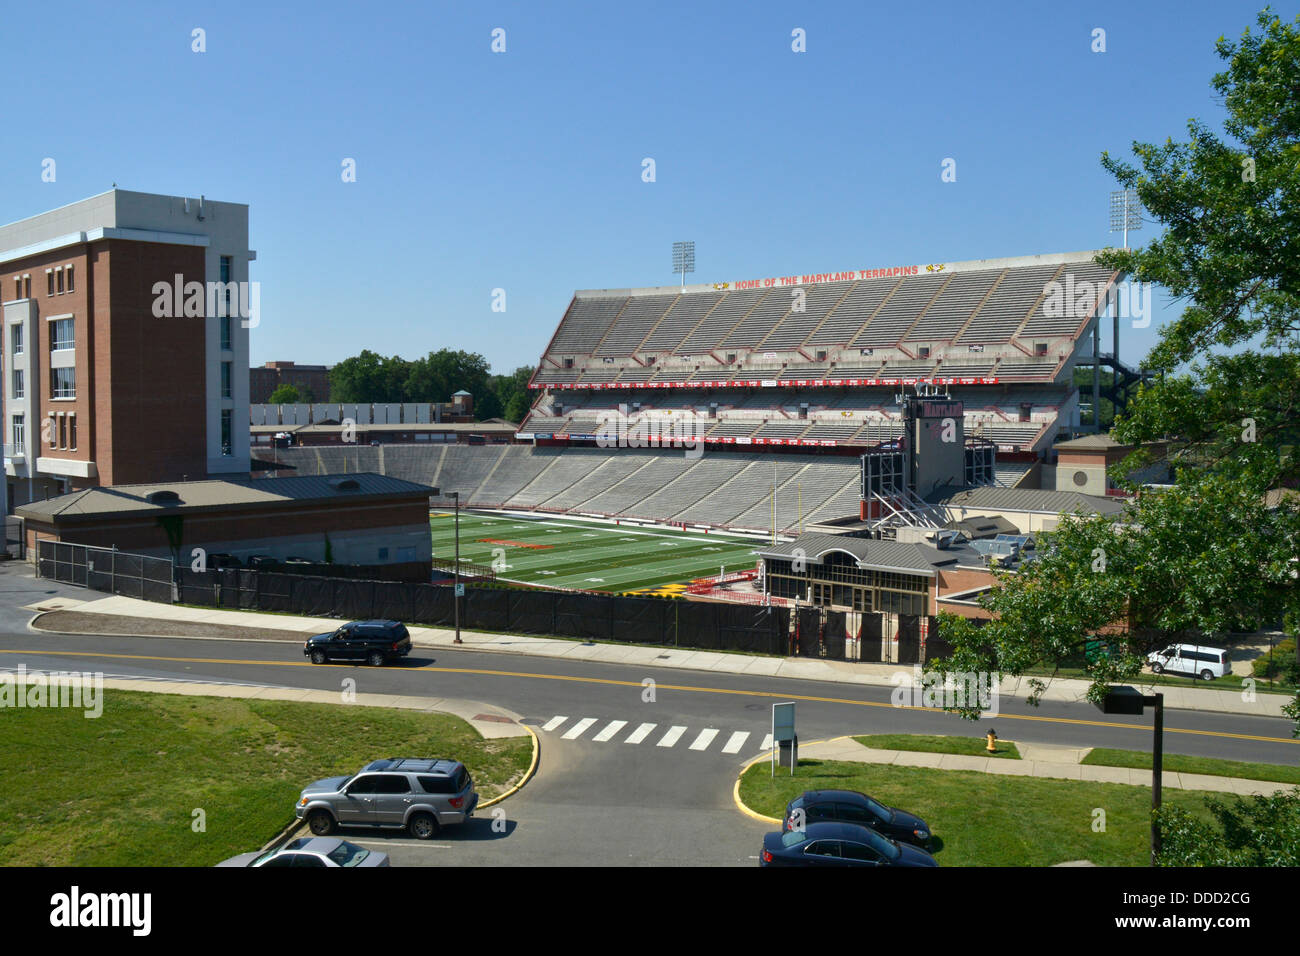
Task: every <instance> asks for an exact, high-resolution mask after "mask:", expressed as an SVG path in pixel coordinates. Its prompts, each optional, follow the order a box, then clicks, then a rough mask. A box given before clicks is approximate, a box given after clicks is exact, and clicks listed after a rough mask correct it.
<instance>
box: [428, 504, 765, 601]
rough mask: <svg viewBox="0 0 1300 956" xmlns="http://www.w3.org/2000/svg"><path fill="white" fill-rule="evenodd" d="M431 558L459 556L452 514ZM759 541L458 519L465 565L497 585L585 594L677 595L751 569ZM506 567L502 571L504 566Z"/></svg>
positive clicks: (562, 521) (440, 515) (434, 525)
mask: <svg viewBox="0 0 1300 956" xmlns="http://www.w3.org/2000/svg"><path fill="white" fill-rule="evenodd" d="M429 525H430V527H431V529H432V533H433V556H434V557H435V558H439V559H446V560H451V559H452V558H453V557H454V555H455V533H456V532H455V527H454V523H453V517H452V513H451V512H443V511H434V512H430V515H429ZM760 546H761V543H760V542H758V541H740V540H737V539H736V538H729V537H724V536H722V535H713V534H708V535H705V534H690V533H687V532H684V531H674V530H671V529H663V528H638V527H629V526H626V525H621V526H614V525H608V524H600V523H598V522H592V521H582V520H581V519H574V518H561V517H537V518H511V517H505V516H501V515H486V514H474V513H472V512H465V511H462V512H461V514H460V557H461V561H462V562H472V563H474V564H482V565H488V566H491V565H492V564H493V561H494V560H496V562H497V577H499V578H504V579H506V580H510V581H521V582H523V583H525V584H541V585H546V586H550V587H566V588H582V589H583V590H587V591H649V592H658V593H665V594H671V593H678V592H680V591H681V590H683V589H684V587H685V585H686V583H687V582H689V581H690V580H691V579H692V578H698V577H706V576H712V575H716V574H717V573H718V572H719V570H720V569H721V568H722V567H723V566H725V567H726V569H727V571H728V572H731V571H743V570H745V569H747V568H753V567H754V566H755V565H756V563H757V560H758V559H757V558H756V557H755V556H754V555H753V553H752V552H753V550H754V549H755V548H757V547H760ZM502 562H504V567H503V566H502Z"/></svg>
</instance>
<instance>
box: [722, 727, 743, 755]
mask: <svg viewBox="0 0 1300 956" xmlns="http://www.w3.org/2000/svg"><path fill="white" fill-rule="evenodd" d="M748 739H749V731H747V730H737V731H736V732H735V733H734V734H732V735H731V736H730V737H728V738H727V743H726V744H725V745H724V746H723V748H722V752H723V753H724V754H738V753H740V748H741V747H743V746H745V741H746V740H748Z"/></svg>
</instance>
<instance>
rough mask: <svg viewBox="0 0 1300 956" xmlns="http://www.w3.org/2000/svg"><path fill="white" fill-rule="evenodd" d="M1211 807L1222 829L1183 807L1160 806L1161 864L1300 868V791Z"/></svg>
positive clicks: (1210, 803)
mask: <svg viewBox="0 0 1300 956" xmlns="http://www.w3.org/2000/svg"><path fill="white" fill-rule="evenodd" d="M1205 804H1206V807H1207V808H1208V809H1209V811H1210V815H1211V816H1212V817H1213V818H1214V821H1215V823H1217V824H1218V825H1217V826H1215V824H1214V823H1211V822H1208V821H1205V820H1203V819H1201V818H1199V817H1197V816H1195V815H1194V814H1192V813H1190V812H1189V811H1187V810H1185V809H1183V808H1182V807H1178V806H1173V805H1170V804H1166V805H1165V806H1162V807H1161V808H1160V810H1159V811H1158V818H1159V821H1160V839H1161V848H1160V857H1159V864H1160V866H1300V787H1297V788H1295V789H1294V790H1291V791H1286V792H1281V793H1275V794H1273V795H1272V796H1269V797H1264V796H1258V795H1256V796H1253V797H1250V798H1249V799H1246V798H1243V797H1234V798H1232V800H1231V802H1228V803H1225V802H1223V801H1221V800H1219V799H1217V798H1213V797H1211V798H1207V799H1206V801H1205Z"/></svg>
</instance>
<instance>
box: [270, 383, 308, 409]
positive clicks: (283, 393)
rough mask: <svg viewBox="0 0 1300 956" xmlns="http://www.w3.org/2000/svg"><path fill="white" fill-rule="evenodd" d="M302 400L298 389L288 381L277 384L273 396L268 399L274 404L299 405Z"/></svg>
mask: <svg viewBox="0 0 1300 956" xmlns="http://www.w3.org/2000/svg"><path fill="white" fill-rule="evenodd" d="M301 400H302V399H301V397H300V396H299V394H298V389H296V388H294V387H293V386H292V385H289V384H288V383H285V384H283V385H277V386H276V387H275V391H274V392H272V393H271V397H270V398H268V399H267V401H268V402H269V403H270V404H272V405H297V404H298V402H300V401H301Z"/></svg>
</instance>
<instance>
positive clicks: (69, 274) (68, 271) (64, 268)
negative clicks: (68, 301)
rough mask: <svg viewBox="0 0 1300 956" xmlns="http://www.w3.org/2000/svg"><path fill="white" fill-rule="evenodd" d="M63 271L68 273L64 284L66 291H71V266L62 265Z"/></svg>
mask: <svg viewBox="0 0 1300 956" xmlns="http://www.w3.org/2000/svg"><path fill="white" fill-rule="evenodd" d="M63 271H64V272H66V273H67V274H68V280H67V283H66V284H67V287H68V291H69V292H71V291H72V266H64V267H63Z"/></svg>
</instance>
